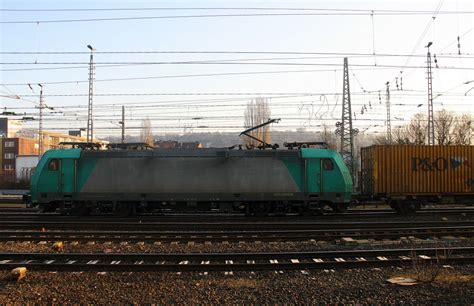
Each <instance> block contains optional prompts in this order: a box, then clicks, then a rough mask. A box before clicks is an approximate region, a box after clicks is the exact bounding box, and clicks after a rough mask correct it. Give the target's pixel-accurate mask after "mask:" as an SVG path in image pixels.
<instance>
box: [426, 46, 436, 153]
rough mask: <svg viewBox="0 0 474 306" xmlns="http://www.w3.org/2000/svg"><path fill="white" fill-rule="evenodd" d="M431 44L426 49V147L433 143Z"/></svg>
mask: <svg viewBox="0 0 474 306" xmlns="http://www.w3.org/2000/svg"><path fill="white" fill-rule="evenodd" d="M432 44H433V43H432V42H431V41H430V42H429V43H428V45H427V46H426V48H428V53H427V54H426V67H427V70H428V71H427V79H428V145H430V146H433V145H434V142H435V135H434V115H433V75H432V72H431V53H430V46H431V45H432Z"/></svg>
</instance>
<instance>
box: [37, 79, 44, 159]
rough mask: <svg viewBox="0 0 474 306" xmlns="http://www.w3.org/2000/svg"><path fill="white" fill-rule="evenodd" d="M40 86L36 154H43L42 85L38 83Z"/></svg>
mask: <svg viewBox="0 0 474 306" xmlns="http://www.w3.org/2000/svg"><path fill="white" fill-rule="evenodd" d="M38 86H39V87H40V97H39V126H38V155H39V156H41V155H43V108H44V100H43V85H41V84H39V83H38Z"/></svg>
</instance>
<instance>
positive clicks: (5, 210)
mask: <svg viewBox="0 0 474 306" xmlns="http://www.w3.org/2000/svg"><path fill="white" fill-rule="evenodd" d="M462 213H464V214H474V207H473V208H469V207H457V208H424V209H421V210H419V211H417V212H416V213H414V214H411V215H427V214H445V215H451V214H462ZM196 215H198V216H199V217H201V218H244V219H248V217H245V216H244V215H243V214H226V213H209V212H207V213H206V212H203V213H168V212H164V213H143V214H139V215H137V216H135V217H141V218H195V217H196ZM30 216H32V217H33V216H38V217H39V216H45V217H47V216H55V217H63V218H64V217H69V218H71V217H73V216H61V215H60V214H59V213H40V212H39V211H38V210H37V209H36V208H19V207H1V206H0V217H2V218H3V217H30ZM315 216H316V217H321V216H324V217H338V216H341V217H359V216H377V217H384V216H390V217H393V216H404V215H400V214H398V213H397V212H395V211H394V210H393V209H385V208H382V209H349V210H348V211H346V212H343V213H336V212H334V211H332V210H325V211H323V212H322V214H318V215H315ZM94 217H114V216H113V215H112V214H103V215H94ZM292 217H293V218H294V217H296V218H314V216H312V217H301V216H297V215H296V214H289V215H287V216H283V217H278V216H270V217H267V218H292ZM82 218H84V217H82ZM85 218H87V217H85Z"/></svg>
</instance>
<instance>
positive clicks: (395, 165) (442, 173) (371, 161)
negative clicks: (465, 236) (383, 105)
mask: <svg viewBox="0 0 474 306" xmlns="http://www.w3.org/2000/svg"><path fill="white" fill-rule="evenodd" d="M360 178H361V182H360V191H361V193H362V194H363V195H371V196H374V197H377V196H378V197H387V198H392V199H412V200H413V199H427V200H429V201H432V200H433V199H441V198H443V197H454V198H455V199H459V198H461V197H462V198H464V199H465V198H469V199H470V198H472V197H473V195H474V146H425V145H376V146H370V147H365V148H362V149H361V173H360Z"/></svg>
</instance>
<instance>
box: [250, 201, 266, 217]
mask: <svg viewBox="0 0 474 306" xmlns="http://www.w3.org/2000/svg"><path fill="white" fill-rule="evenodd" d="M252 212H253V215H254V216H255V217H265V216H268V214H269V213H270V204H269V203H265V202H256V203H254V204H253V205H252Z"/></svg>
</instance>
